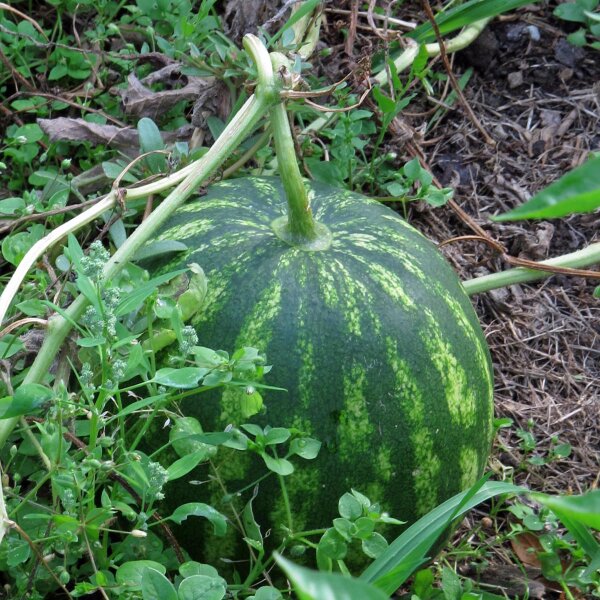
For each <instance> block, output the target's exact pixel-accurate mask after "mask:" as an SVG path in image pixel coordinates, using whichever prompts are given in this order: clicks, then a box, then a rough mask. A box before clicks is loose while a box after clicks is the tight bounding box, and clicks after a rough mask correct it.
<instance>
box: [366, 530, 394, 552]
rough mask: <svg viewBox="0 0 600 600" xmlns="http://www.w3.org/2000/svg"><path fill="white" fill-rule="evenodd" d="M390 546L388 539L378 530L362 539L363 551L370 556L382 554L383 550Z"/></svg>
mask: <svg viewBox="0 0 600 600" xmlns="http://www.w3.org/2000/svg"><path fill="white" fill-rule="evenodd" d="M387 547H388V543H387V540H386V539H385V538H384V537H383V536H382V535H381V534H380V533H377V532H374V533H373V534H371V535H370V536H369V537H368V538H366V539H364V540H363V541H362V549H363V552H364V553H365V554H366V555H367V556H368V557H370V558H377V557H378V556H381V554H382V552H383V551H384V550H385V549H386V548H387Z"/></svg>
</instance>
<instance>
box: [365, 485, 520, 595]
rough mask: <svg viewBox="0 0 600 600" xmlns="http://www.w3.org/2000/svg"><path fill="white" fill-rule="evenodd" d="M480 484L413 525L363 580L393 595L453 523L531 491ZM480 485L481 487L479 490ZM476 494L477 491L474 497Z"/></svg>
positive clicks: (369, 567) (371, 568)
mask: <svg viewBox="0 0 600 600" xmlns="http://www.w3.org/2000/svg"><path fill="white" fill-rule="evenodd" d="M480 484H481V482H479V483H478V484H476V486H474V487H473V488H471V490H468V491H466V492H461V493H460V494H457V495H456V496H453V497H452V498H450V499H449V500H446V501H445V502H444V503H442V504H440V506H438V507H436V508H435V509H434V510H432V511H431V512H429V513H427V514H426V515H425V516H424V517H422V518H420V519H419V520H418V521H417V522H416V523H413V525H411V526H410V527H409V528H408V529H407V530H406V531H404V533H402V534H401V535H400V536H399V537H397V538H396V539H395V540H394V541H393V542H392V543H391V544H390V545H389V547H388V548H387V550H385V551H384V552H383V553H382V554H381V555H380V556H379V558H377V559H376V560H375V561H374V562H373V563H372V564H370V565H369V566H368V567H367V568H366V570H365V571H364V572H363V573H362V575H361V576H360V579H361V580H364V581H367V582H370V583H375V584H376V585H377V587H379V588H381V589H382V590H384V591H385V592H386V593H388V594H393V593H394V592H395V591H396V590H397V589H398V588H399V587H400V586H401V585H402V584H403V583H404V582H405V581H406V579H407V578H408V577H409V576H410V574H411V573H412V572H413V571H414V569H416V568H417V567H418V566H419V565H421V564H422V563H423V562H424V560H425V557H426V555H427V552H429V550H430V548H431V546H432V545H433V544H434V543H435V541H436V540H437V539H438V537H439V536H440V535H441V534H442V533H443V532H444V530H445V529H446V528H447V527H448V525H449V524H450V523H451V522H452V520H453V519H455V518H457V517H460V516H462V515H463V514H465V513H466V512H468V511H469V510H471V508H473V507H474V506H477V505H478V504H480V503H481V502H484V501H485V500H487V499H488V498H492V497H494V496H499V495H501V494H519V493H525V492H527V489H525V488H523V487H519V486H516V485H512V484H509V483H504V482H496V481H494V482H486V483H484V484H483V485H480ZM477 485H480V487H479V488H478V487H477ZM473 490H476V491H475V492H474V493H473Z"/></svg>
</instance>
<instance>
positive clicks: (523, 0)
mask: <svg viewBox="0 0 600 600" xmlns="http://www.w3.org/2000/svg"><path fill="white" fill-rule="evenodd" d="M536 1H537V0H470V1H469V2H464V3H463V4H460V5H458V6H455V7H454V8H451V9H450V10H447V11H444V12H442V13H439V14H437V15H436V17H435V21H436V23H437V25H438V28H439V30H440V34H441V35H446V34H447V33H451V32H452V31H456V30H457V29H460V28H461V27H466V26H468V25H471V24H472V23H474V22H475V21H479V20H480V19H485V18H488V17H495V16H497V15H500V14H502V13H505V12H509V11H511V10H514V9H515V8H519V7H521V6H525V5H527V4H533V3H534V2H536ZM408 37H410V38H413V39H414V40H416V41H417V42H418V43H419V44H426V43H429V42H435V41H436V37H435V33H434V31H433V27H432V26H431V23H424V24H423V25H420V26H419V27H417V28H416V29H414V30H413V31H412V32H411V33H409V34H408Z"/></svg>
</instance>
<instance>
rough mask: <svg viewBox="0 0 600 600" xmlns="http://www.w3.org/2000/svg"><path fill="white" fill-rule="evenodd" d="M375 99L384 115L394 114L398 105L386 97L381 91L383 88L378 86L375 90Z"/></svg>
mask: <svg viewBox="0 0 600 600" xmlns="http://www.w3.org/2000/svg"><path fill="white" fill-rule="evenodd" d="M373 97H374V98H375V100H377V105H378V106H379V110H380V111H381V112H382V113H384V114H387V113H390V114H393V112H394V110H395V108H396V103H395V102H394V101H393V100H392V99H391V98H390V97H389V96H386V95H385V94H384V93H383V92H382V91H381V87H380V86H378V85H376V86H375V87H374V88H373Z"/></svg>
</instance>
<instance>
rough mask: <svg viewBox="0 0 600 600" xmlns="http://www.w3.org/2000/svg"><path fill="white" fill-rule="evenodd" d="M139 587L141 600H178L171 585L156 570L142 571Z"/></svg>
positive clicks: (175, 591)
mask: <svg viewBox="0 0 600 600" xmlns="http://www.w3.org/2000/svg"><path fill="white" fill-rule="evenodd" d="M141 587H142V598H143V600H178V598H177V590H176V589H175V588H174V587H173V584H172V583H171V582H170V581H169V580H168V579H167V578H166V577H165V576H164V575H163V574H162V573H160V572H159V571H157V570H156V569H151V568H146V569H144V571H143V573H142V586H141Z"/></svg>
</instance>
